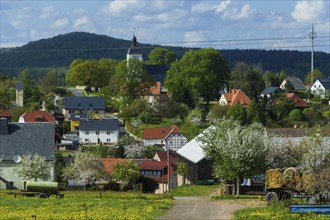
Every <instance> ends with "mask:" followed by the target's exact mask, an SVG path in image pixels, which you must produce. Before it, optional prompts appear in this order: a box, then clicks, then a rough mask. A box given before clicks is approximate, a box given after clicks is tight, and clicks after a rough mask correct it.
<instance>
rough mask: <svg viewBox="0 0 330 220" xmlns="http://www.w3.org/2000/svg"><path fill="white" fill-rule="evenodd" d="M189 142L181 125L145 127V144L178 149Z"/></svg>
mask: <svg viewBox="0 0 330 220" xmlns="http://www.w3.org/2000/svg"><path fill="white" fill-rule="evenodd" d="M187 142H188V139H187V138H186V136H185V135H184V134H183V133H181V131H180V129H179V127H177V126H173V127H170V128H144V129H143V145H144V146H148V145H152V146H154V145H156V146H161V147H163V148H164V149H171V150H178V149H180V148H181V147H182V146H184V145H185V144H186V143H187Z"/></svg>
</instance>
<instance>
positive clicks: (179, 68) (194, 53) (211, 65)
mask: <svg viewBox="0 0 330 220" xmlns="http://www.w3.org/2000/svg"><path fill="white" fill-rule="evenodd" d="M228 74H229V70H228V67H227V62H226V61H225V60H224V58H223V56H222V54H221V53H220V52H218V51H216V50H215V49H212V48H204V49H200V50H191V51H188V52H186V53H185V54H184V55H183V57H182V59H181V60H180V61H177V62H174V63H173V65H172V66H171V68H170V69H169V71H168V73H167V76H166V80H165V85H166V87H167V88H168V90H169V92H170V93H172V94H173V96H174V97H177V98H176V99H177V100H178V101H183V102H184V103H185V104H187V105H189V106H193V105H194V104H195V102H196V99H195V98H196V97H199V98H203V99H204V100H205V101H206V102H207V103H209V101H210V100H212V99H214V98H216V97H217V96H218V92H219V90H220V88H221V87H223V86H224V83H225V81H226V80H227V78H228V76H229V75H228ZM194 99H195V100H194ZM185 100H186V101H185Z"/></svg>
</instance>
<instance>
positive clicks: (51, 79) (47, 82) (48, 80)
mask: <svg viewBox="0 0 330 220" xmlns="http://www.w3.org/2000/svg"><path fill="white" fill-rule="evenodd" d="M40 85H41V86H42V87H43V89H44V90H45V91H46V92H50V91H51V90H52V89H53V88H55V87H56V86H57V76H56V74H55V71H54V70H50V71H48V72H47V73H46V74H45V75H43V77H42V78H41V79H40Z"/></svg>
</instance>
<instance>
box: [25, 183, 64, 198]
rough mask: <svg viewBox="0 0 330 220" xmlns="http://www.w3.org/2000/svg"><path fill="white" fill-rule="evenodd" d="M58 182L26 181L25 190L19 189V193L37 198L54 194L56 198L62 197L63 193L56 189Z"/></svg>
mask: <svg viewBox="0 0 330 220" xmlns="http://www.w3.org/2000/svg"><path fill="white" fill-rule="evenodd" d="M58 188H59V184H58V183H57V182H33V181H28V182H27V183H26V190H21V194H20V195H25V196H35V195H38V197H39V198H48V197H49V196H50V195H56V198H63V197H64V195H63V194H60V192H59V191H58Z"/></svg>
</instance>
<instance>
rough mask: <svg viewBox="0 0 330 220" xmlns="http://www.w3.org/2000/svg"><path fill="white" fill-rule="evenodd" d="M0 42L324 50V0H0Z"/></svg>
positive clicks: (327, 6)
mask: <svg viewBox="0 0 330 220" xmlns="http://www.w3.org/2000/svg"><path fill="white" fill-rule="evenodd" d="M0 12H1V17H0V20H1V27H0V47H13V46H22V45H25V44H27V43H28V42H30V41H36V40H39V39H44V38H50V37H54V36H56V35H59V34H65V33H69V32H74V31H84V32H90V33H95V34H103V35H107V36H110V37H115V38H119V39H125V40H130V39H131V38H132V35H133V33H134V32H135V36H136V37H137V40H138V42H140V43H148V44H160V45H171V46H184V47H213V48H216V49H220V50H221V49H236V48H238V49H267V50H268V49H278V50H280V49H283V50H300V51H310V50H311V49H312V39H311V38H310V37H309V36H310V33H311V31H312V29H311V28H312V25H313V26H314V32H315V35H313V36H316V37H315V38H313V42H314V51H324V52H326V53H330V0H299V1H297V0H274V1H272V0H224V1H219V0H217V1H216V0H211V1H207V0H205V1H199V0H183V1H180V0H114V1H109V0H84V1H80V0H75V1H70V0H30V1H25V0H0Z"/></svg>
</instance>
